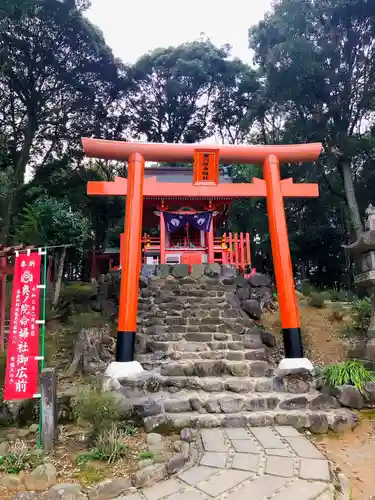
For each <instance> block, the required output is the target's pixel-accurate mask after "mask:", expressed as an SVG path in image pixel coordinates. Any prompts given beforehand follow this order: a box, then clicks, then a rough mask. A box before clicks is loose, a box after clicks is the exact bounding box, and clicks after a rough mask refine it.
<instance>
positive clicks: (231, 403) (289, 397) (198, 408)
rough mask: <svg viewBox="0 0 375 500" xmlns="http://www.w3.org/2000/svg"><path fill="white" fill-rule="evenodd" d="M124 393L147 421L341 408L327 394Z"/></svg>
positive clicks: (184, 391)
mask: <svg viewBox="0 0 375 500" xmlns="http://www.w3.org/2000/svg"><path fill="white" fill-rule="evenodd" d="M124 391H125V396H126V397H127V398H128V399H129V401H130V403H131V405H132V406H133V408H134V410H135V411H136V413H137V415H138V416H140V417H142V418H144V417H150V416H152V415H159V414H162V413H186V412H194V411H195V412H199V413H215V414H221V413H230V414H233V413H241V412H258V411H268V410H279V411H292V410H303V409H306V410H318V411H320V410H324V411H326V410H333V409H337V408H339V407H340V404H339V402H338V401H337V399H336V398H334V397H333V396H329V395H326V394H320V393H318V392H315V393H313V392H312V393H306V394H284V393H280V392H269V393H265V394H261V393H248V394H233V393H231V392H229V391H225V392H217V393H213V394H208V393H207V392H204V391H196V392H193V391H186V390H183V391H180V392H179V393H178V394H171V393H170V392H168V391H160V392H158V393H157V394H150V393H147V394H145V393H144V392H140V391H135V392H134V391H126V390H124Z"/></svg>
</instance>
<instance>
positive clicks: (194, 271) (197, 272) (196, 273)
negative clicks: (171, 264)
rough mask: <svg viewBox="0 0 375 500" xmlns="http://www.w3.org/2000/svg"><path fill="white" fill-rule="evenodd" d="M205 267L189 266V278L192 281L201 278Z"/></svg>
mask: <svg viewBox="0 0 375 500" xmlns="http://www.w3.org/2000/svg"><path fill="white" fill-rule="evenodd" d="M205 267H206V266H205V265H204V264H193V265H192V266H191V273H190V276H191V277H192V278H194V279H199V278H201V277H202V276H203V275H204V271H205Z"/></svg>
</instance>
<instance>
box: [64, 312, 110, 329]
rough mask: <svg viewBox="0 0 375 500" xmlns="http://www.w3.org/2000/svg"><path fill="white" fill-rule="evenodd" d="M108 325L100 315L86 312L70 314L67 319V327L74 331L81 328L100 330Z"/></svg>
mask: <svg viewBox="0 0 375 500" xmlns="http://www.w3.org/2000/svg"><path fill="white" fill-rule="evenodd" d="M107 324H108V320H107V319H106V318H104V317H103V316H102V315H101V314H100V313H96V312H86V313H81V314H72V315H71V316H69V318H68V325H69V326H71V327H73V328H74V331H77V330H81V329H82V328H101V327H104V326H105V325H107Z"/></svg>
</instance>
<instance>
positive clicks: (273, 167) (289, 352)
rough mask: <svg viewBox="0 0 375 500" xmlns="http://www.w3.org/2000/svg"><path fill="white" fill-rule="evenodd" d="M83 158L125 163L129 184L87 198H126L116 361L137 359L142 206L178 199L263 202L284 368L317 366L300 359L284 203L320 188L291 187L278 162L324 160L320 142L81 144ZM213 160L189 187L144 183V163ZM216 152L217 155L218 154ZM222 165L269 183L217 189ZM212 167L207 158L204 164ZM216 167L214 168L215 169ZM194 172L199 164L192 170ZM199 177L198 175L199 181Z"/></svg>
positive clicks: (102, 188) (102, 187) (92, 190)
mask: <svg viewBox="0 0 375 500" xmlns="http://www.w3.org/2000/svg"><path fill="white" fill-rule="evenodd" d="M82 143H83V148H84V152H85V153H86V155H87V156H89V157H95V158H101V159H106V160H123V161H128V178H127V179H123V178H120V177H116V178H115V180H114V181H113V182H100V181H91V182H89V183H88V188H87V192H88V194H89V195H106V196H110V195H115V196H126V219H125V234H124V240H123V244H122V245H121V246H122V248H121V262H122V277H121V293H120V306H119V318H118V337H117V348H116V361H117V362H129V361H133V360H134V351H135V332H136V320H137V310H138V280H139V272H140V265H141V232H142V212H143V210H142V207H143V199H144V198H148V197H150V198H155V197H156V196H157V197H163V195H164V196H167V195H168V194H171V193H173V195H174V196H176V197H184V196H185V197H190V196H191V197H193V196H194V197H198V198H200V197H202V198H211V199H215V198H225V197H226V196H228V197H230V196H236V197H238V198H249V197H266V199H267V213H268V218H269V227H270V237H271V246H272V254H273V260H274V267H275V276H276V285H277V292H278V300H279V306H280V318H281V326H282V330H283V338H284V349H285V358H284V360H283V361H282V362H281V363H280V367H282V368H298V367H305V368H308V369H311V368H312V365H311V363H310V362H309V361H308V360H307V359H305V358H304V357H303V347H302V340H301V331H300V319H299V313H298V306H297V299H296V293H295V288H294V279H293V272H292V263H291V257H290V249H289V240H288V232H287V225H286V219H285V209H284V197H292V198H306V197H307V198H310V197H318V196H319V190H318V185H317V184H294V182H293V180H292V179H281V178H280V166H279V162H280V161H282V162H302V161H315V160H317V158H318V157H319V155H320V153H321V150H322V145H321V144H320V143H313V144H302V145H282V146H248V145H242V146H237V145H223V146H219V147H217V148H215V149H214V150H213V149H209V148H207V150H206V151H207V153H205V150H204V148H202V144H158V143H138V142H121V141H105V140H100V139H88V138H84V139H82ZM199 154H202V155H205V154H206V156H207V158H208V155H209V154H212V155H213V157H212V161H213V163H212V166H213V167H212V169H211V164H210V166H208V163H207V164H205V168H206V170H207V172H208V171H210V172H211V173H212V172H213V174H212V178H211V174H207V172H206V176H203V177H200V178H199V173H198V174H197V175H196V174H195V181H194V183H193V184H192V185H187V184H184V185H178V184H172V183H159V182H155V181H156V180H155V179H147V180H146V181H144V166H145V161H153V162H191V161H192V159H193V158H194V159H196V156H197V155H199ZM215 154H216V156H215ZM219 158H220V161H221V162H223V163H227V164H233V163H243V164H249V163H263V176H264V179H256V178H254V179H253V180H252V182H251V183H244V184H218V182H217V180H216V181H215V166H216V168H218V164H219ZM209 161H211V159H208V160H207V162H209ZM214 163H215V165H214ZM195 167H196V166H195ZM197 176H198V177H197Z"/></svg>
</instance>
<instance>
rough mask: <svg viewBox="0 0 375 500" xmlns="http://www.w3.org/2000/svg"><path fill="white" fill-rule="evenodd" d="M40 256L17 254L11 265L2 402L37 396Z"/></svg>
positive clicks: (35, 254) (36, 254)
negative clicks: (8, 319)
mask: <svg viewBox="0 0 375 500" xmlns="http://www.w3.org/2000/svg"><path fill="white" fill-rule="evenodd" d="M40 265H41V256H40V255H39V254H38V253H36V252H35V253H30V255H27V254H20V255H19V256H16V258H15V263H14V276H13V290H12V306H11V315H10V330H9V340H8V352H7V367H6V373H5V386H4V400H5V401H8V400H15V399H29V398H33V397H34V395H35V394H37V393H38V364H39V361H38V360H37V359H36V356H38V355H39V352H38V349H39V334H38V323H37V321H38V319H39V288H38V285H39V284H40Z"/></svg>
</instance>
